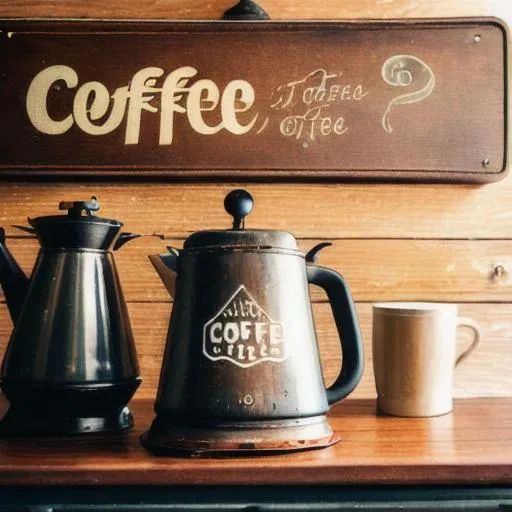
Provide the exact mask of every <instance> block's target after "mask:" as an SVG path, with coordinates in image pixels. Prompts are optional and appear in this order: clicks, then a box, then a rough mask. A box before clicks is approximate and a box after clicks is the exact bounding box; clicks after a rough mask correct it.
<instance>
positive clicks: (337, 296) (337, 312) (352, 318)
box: [306, 264, 364, 405]
mask: <svg viewBox="0 0 512 512" xmlns="http://www.w3.org/2000/svg"><path fill="white" fill-rule="evenodd" d="M306 272H307V277H308V283H310V284H315V285H317V286H320V288H323V289H324V290H325V292H326V293H327V297H328V298H329V303H330V304H331V310H332V314H333V316H334V321H335V322H336V328H337V329H338V335H339V338H340V344H341V354H342V363H341V371H340V373H339V375H338V377H336V380H335V381H334V383H333V384H332V385H331V386H329V387H328V388H327V389H326V395H327V402H328V404H329V405H331V404H333V403H335V402H339V401H340V400H341V399H342V398H345V397H346V396H347V395H348V394H349V393H350V392H351V391H353V389H354V388H355V387H356V386H357V384H358V383H359V381H360V380H361V376H362V374H363V366H364V360H363V343H362V340H361V332H360V329H359V325H358V322H357V315H356V311H355V308H354V302H353V301H352V297H351V295H350V291H349V289H348V286H347V285H346V283H345V281H344V279H343V277H342V276H341V275H340V274H338V273H337V272H335V271H334V270H331V269H329V268H325V267H319V266H317V265H311V264H308V265H306Z"/></svg>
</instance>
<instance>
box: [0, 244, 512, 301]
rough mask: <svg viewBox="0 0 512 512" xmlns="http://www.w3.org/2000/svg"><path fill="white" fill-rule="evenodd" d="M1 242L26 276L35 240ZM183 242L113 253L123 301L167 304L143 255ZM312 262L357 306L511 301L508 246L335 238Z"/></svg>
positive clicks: (318, 296) (317, 294)
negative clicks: (343, 284) (329, 271)
mask: <svg viewBox="0 0 512 512" xmlns="http://www.w3.org/2000/svg"><path fill="white" fill-rule="evenodd" d="M320 241H322V240H300V241H299V247H300V248H301V250H303V251H307V250H309V249H310V248H311V247H313V246H314V245H315V244H317V243H318V242H320ZM8 244H9V247H10V248H11V250H12V252H13V254H15V255H16V257H17V258H18V259H19V262H20V264H21V266H22V267H23V268H24V270H25V271H26V272H27V274H29V273H30V272H31V269H32V266H33V262H34V261H35V258H36V254H37V249H38V244H37V242H36V240H35V239H26V238H22V239H10V240H9V242H8ZM182 244H183V241H182V240H176V239H169V240H164V241H161V240H159V239H155V238H143V239H137V240H135V241H133V242H130V245H126V246H125V247H123V249H122V250H120V251H118V252H117V253H116V254H115V261H116V264H117V267H118V270H119V275H120V279H121V284H122V286H123V291H124V295H125V298H126V300H127V301H129V302H141V301H158V302H162V301H169V300H171V298H170V296H169V294H168V293H167V290H166V289H165V288H164V286H163V284H162V282H161V280H160V278H159V277H158V275H157V274H156V272H155V270H154V268H153V266H152V265H151V263H150V261H149V259H148V255H149V254H160V253H163V252H166V245H173V246H178V247H181V246H182ZM319 264H320V265H323V266H326V267H330V268H333V269H335V270H337V271H338V272H340V273H342V274H343V276H344V277H345V279H346V281H347V283H348V285H349V286H350V289H351V291H352V295H353V297H354V300H356V301H378V300H380V301H383V300H439V301H457V302H488V301H496V302H503V301H509V300H512V277H511V275H512V241H509V240H507V241H501V240H500V241H488V240H484V241H474V240H338V241H336V242H335V243H334V245H333V246H332V247H330V248H327V249H324V250H323V251H322V253H321V255H320V257H319ZM499 265H501V267H502V268H501V270H500V269H498V273H499V272H501V273H499V275H498V274H496V273H495V269H496V267H497V266H499ZM426 269H428V272H427V271H426ZM312 296H313V300H314V301H325V300H327V299H326V296H325V294H324V293H323V292H322V291H320V290H318V289H316V288H312ZM2 298H3V296H2V295H0V300H1V299H2Z"/></svg>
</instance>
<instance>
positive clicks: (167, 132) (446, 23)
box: [0, 18, 507, 182]
mask: <svg viewBox="0 0 512 512" xmlns="http://www.w3.org/2000/svg"><path fill="white" fill-rule="evenodd" d="M0 25H1V26H0V29H1V32H0V47H1V52H0V73H1V78H0V79H1V82H0V83H1V88H0V101H1V104H2V106H3V108H2V116H1V120H0V133H1V137H0V175H1V174H4V175H5V174H13V173H16V174H18V175H29V174H40V173H43V174H59V173H74V174H97V173H101V174H111V175H112V174H119V173H121V174H133V173H135V174H137V175H167V176H175V177H183V176H185V177H187V176H203V177H239V176H240V177H249V176H252V177H260V176H273V177H277V176H281V177H294V178H296V177H309V178H324V177H328V178H331V179H340V180H341V179H345V178H354V177H355V178H363V179H364V178H386V179H389V178H398V179H422V180H436V181H476V182H478V181H480V182H482V181H494V180H497V179H500V178H501V177H503V176H504V174H505V170H506V160H507V157H506V145H507V115H506V98H507V94H506V85H507V84H506V47H507V41H506V39H507V37H506V30H505V28H504V26H503V24H502V23H501V22H499V21H498V20H495V19H491V18H487V19H464V20H436V21H433V20H430V21H407V22H405V21H402V22H397V21H386V22H343V23H342V22H232V21H223V22H179V23H178V22H116V21H111V22H100V21H33V22H31V21H14V20H4V21H3V22H0Z"/></svg>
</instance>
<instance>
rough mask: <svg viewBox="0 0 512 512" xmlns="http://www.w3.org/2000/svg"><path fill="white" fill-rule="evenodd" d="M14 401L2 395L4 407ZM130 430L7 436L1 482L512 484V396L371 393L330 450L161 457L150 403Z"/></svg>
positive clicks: (336, 414)
mask: <svg viewBox="0 0 512 512" xmlns="http://www.w3.org/2000/svg"><path fill="white" fill-rule="evenodd" d="M6 408H7V404H6V403H5V401H3V402H2V401H0V414H2V413H3V412H4V411H5V410H6ZM131 409H132V412H133V414H134V416H135V420H136V429H135V430H134V431H133V432H131V433H129V434H125V435H123V436H101V437H100V436H94V435H92V436H90V437H75V438H58V439H29V440H27V439H1V440H0V485H72V484H73V485H228V484H229V485H244V484H250V485H256V484H258V485H293V484H309V485H325V484H329V485H353V484H393V485H396V484H405V485H412V484H429V485H434V484H479V485H482V484H486V485H487V484H512V399H510V398H485V399H470V400H469V399H468V400H459V401H457V402H456V404H455V409H454V412H453V413H451V414H448V415H445V416H440V417H436V418H418V419H416V418H414V419H407V418H393V417H387V416H380V415H376V412H375V402H374V401H373V400H350V399H348V400H345V401H344V402H341V403H340V404H338V405H337V406H335V407H333V408H332V409H331V411H330V414H329V417H330V422H331V424H332V426H333V428H334V429H335V430H336V431H337V433H338V434H339V435H340V437H341V439H342V440H341V442H340V443H338V444H337V445H335V446H332V447H330V448H326V449H322V450H316V451H309V452H300V453H293V454H291V453H290V454H285V455H278V456H265V457H238V458H228V459H201V458H174V457H155V456H153V455H150V454H149V453H147V452H146V451H145V450H144V449H143V448H142V446H141V445H140V444H139V436H140V435H141V434H142V433H143V432H144V431H145V430H146V429H147V428H148V427H149V425H150V423H151V421H152V419H153V404H152V401H151V400H135V401H134V402H133V403H132V404H131Z"/></svg>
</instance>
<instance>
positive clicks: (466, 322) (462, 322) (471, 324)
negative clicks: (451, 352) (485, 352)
mask: <svg viewBox="0 0 512 512" xmlns="http://www.w3.org/2000/svg"><path fill="white" fill-rule="evenodd" d="M457 327H467V328H468V329H471V330H472V331H473V334H474V337H473V341H472V342H471V345H469V347H468V348H467V349H466V350H464V352H462V353H461V354H460V355H459V356H458V357H457V360H456V361H455V366H457V365H459V364H460V363H462V361H464V359H466V358H467V357H468V356H469V355H470V354H471V352H473V350H475V348H476V347H477V346H478V344H479V343H480V340H481V339H482V333H481V331H480V326H479V325H478V323H477V322H475V321H474V320H473V319H472V318H467V317H465V316H460V317H458V318H457Z"/></svg>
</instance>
